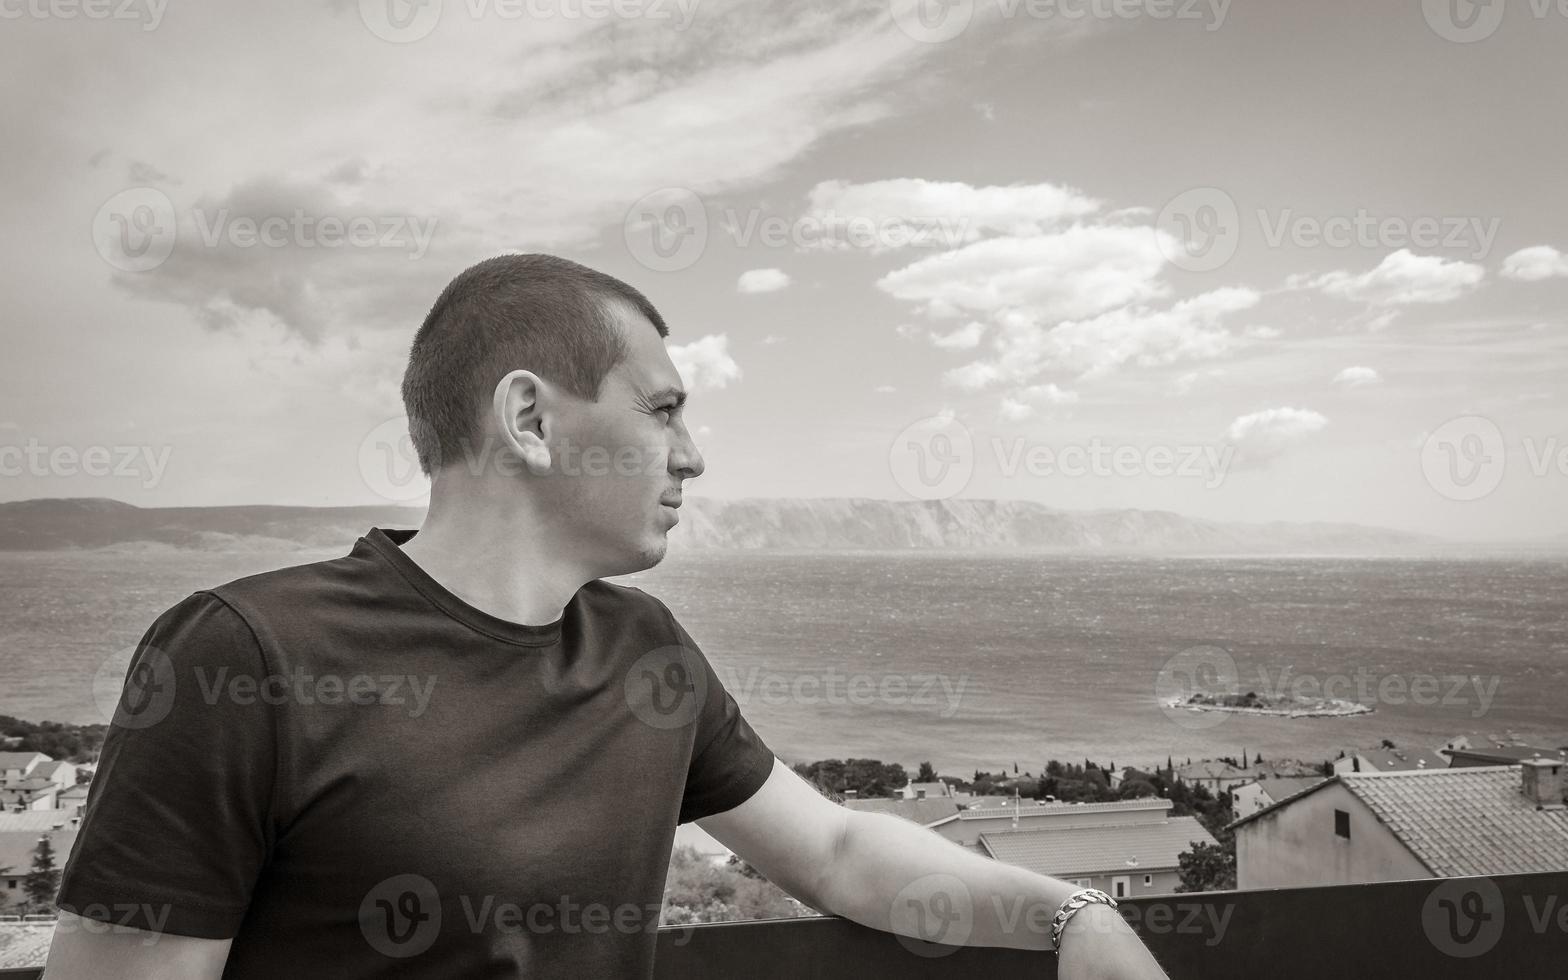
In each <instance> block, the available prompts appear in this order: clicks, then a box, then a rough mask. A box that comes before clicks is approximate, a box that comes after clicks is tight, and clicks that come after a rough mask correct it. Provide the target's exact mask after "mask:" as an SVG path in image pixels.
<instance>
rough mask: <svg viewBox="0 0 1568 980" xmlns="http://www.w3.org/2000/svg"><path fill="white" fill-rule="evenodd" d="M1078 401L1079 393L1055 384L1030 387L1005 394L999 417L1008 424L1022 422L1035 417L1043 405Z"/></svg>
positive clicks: (998, 411) (998, 412) (1069, 403)
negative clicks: (1037, 410) (1065, 389)
mask: <svg viewBox="0 0 1568 980" xmlns="http://www.w3.org/2000/svg"><path fill="white" fill-rule="evenodd" d="M1077 400H1078V393H1077V392H1075V391H1064V390H1062V389H1061V388H1059V387H1057V386H1056V385H1054V384H1042V385H1030V386H1029V387H1027V388H1019V389H1016V390H1014V391H1010V392H1007V393H1006V394H1004V395H1003V396H1002V400H1001V404H1000V406H999V407H998V410H997V416H998V418H1000V419H1002V420H1003V421H1006V422H1021V421H1023V420H1024V419H1027V418H1032V417H1034V415H1035V413H1036V409H1037V408H1038V407H1039V406H1040V405H1041V404H1045V405H1071V404H1072V403H1074V402H1076V401H1077Z"/></svg>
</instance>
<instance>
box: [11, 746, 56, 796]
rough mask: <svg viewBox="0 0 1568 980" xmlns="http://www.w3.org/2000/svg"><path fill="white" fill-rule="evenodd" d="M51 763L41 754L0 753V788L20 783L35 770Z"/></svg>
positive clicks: (49, 759) (50, 760)
mask: <svg viewBox="0 0 1568 980" xmlns="http://www.w3.org/2000/svg"><path fill="white" fill-rule="evenodd" d="M53 761H54V760H53V759H51V758H49V757H48V756H47V755H44V754H43V753H42V752H0V787H5V786H11V785H13V784H15V783H20V782H21V781H22V780H24V779H26V778H27V777H28V776H29V775H31V774H32V771H33V770H34V769H35V768H37V767H38V766H40V765H43V764H44V763H46V762H53Z"/></svg>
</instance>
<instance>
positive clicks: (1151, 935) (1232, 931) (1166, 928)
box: [0, 869, 1568, 980]
mask: <svg viewBox="0 0 1568 980" xmlns="http://www.w3.org/2000/svg"><path fill="white" fill-rule="evenodd" d="M1122 909H1123V911H1124V913H1125V915H1126V917H1127V919H1128V921H1129V922H1131V923H1132V924H1133V926H1134V928H1136V929H1137V930H1138V932H1139V934H1140V935H1141V936H1142V937H1143V939H1144V941H1145V942H1146V943H1147V944H1148V945H1149V948H1150V949H1151V950H1153V952H1154V955H1155V956H1156V957H1157V958H1158V959H1159V961H1160V963H1161V964H1162V965H1163V966H1164V967H1165V969H1166V971H1167V972H1168V973H1169V974H1170V975H1171V977H1173V978H1174V980H1187V978H1199V977H1201V978H1205V980H1209V978H1246V980H1251V978H1257V977H1263V978H1266V980H1308V978H1311V980H1321V978H1323V977H1333V978H1335V980H1362V978H1365V980H1401V978H1404V977H1420V978H1422V980H1492V978H1495V977H1508V978H1509V980H1528V978H1533V977H1553V978H1555V977H1561V976H1563V975H1564V973H1563V969H1564V964H1565V963H1568V869H1565V870H1564V871H1561V872H1550V873H1546V874H1530V875H1509V876H1504V877H1497V878H1448V879H1427V880H1418V881H1396V882H1383V883H1379V884H1369V885H1332V886H1325V887H1315V888H1282V889H1268V890H1260V891H1240V892H1202V893H1196V894H1190V895H1165V896H1152V897H1148V898H1129V899H1126V900H1125V901H1123V902H1122ZM906 943H907V945H906ZM1053 966H1054V959H1053V958H1052V957H1051V956H1049V955H1048V954H1044V953H1034V952H1028V951H1023V950H1012V949H997V948H986V947H974V946H964V947H959V946H938V945H936V944H934V943H919V942H915V941H912V940H900V938H899V937H897V936H894V935H892V934H890V933H885V932H880V931H878V930H875V929H867V928H864V927H862V926H858V925H856V924H855V923H853V922H850V921H848V920H846V919H837V918H810V919H770V920H765V921H755V922H723V923H712V924H707V925H696V926H680V927H669V928H664V929H661V930H660V931H659V952H658V963H657V968H656V971H655V972H656V976H657V977H658V978H659V980H708V978H712V980H730V978H733V977H747V978H750V980H771V978H775V977H776V978H778V980H839V978H844V980H867V978H870V977H898V978H899V980H921V978H939V977H940V978H952V977H971V976H988V977H1038V978H1047V977H1050V976H1051V975H1052V974H1051V972H1050V971H1051V969H1052V967H1053ZM40 972H41V971H39V970H19V971H12V970H0V978H3V980H37V978H38V977H39V975H40Z"/></svg>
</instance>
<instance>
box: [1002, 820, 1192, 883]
mask: <svg viewBox="0 0 1568 980" xmlns="http://www.w3.org/2000/svg"><path fill="white" fill-rule="evenodd" d="M980 841H981V843H983V844H984V845H985V847H986V849H987V850H988V851H989V852H990V853H991V856H992V857H994V858H996V859H997V860H998V861H1003V862H1006V863H1007V864H1013V865H1017V866H1019V867H1021V868H1028V869H1029V870H1030V871H1033V872H1036V873H1037V874H1043V875H1051V876H1053V877H1058V878H1060V877H1063V876H1072V875H1087V874H1111V873H1114V874H1129V873H1133V872H1137V873H1148V872H1150V871H1159V870H1168V869H1172V868H1176V867H1178V862H1177V860H1176V859H1177V856H1178V855H1180V854H1181V853H1182V852H1183V851H1187V850H1190V849H1191V848H1192V844H1193V842H1194V841H1201V842H1203V843H1213V842H1214V838H1213V837H1212V836H1211V835H1210V834H1209V832H1208V831H1207V830H1204V829H1203V825H1202V824H1200V823H1198V819H1197V818H1196V817H1171V818H1169V819H1167V820H1161V821H1159V822H1157V823H1153V822H1151V823H1130V824H1109V825H1105V826H1100V827H1071V828H1060V829H1048V830H1015V831H1002V832H998V833H989V834H981V835H980ZM1134 858H1136V859H1137V862H1138V863H1137V864H1136V865H1132V864H1128V863H1127V862H1128V861H1129V860H1131V859H1134Z"/></svg>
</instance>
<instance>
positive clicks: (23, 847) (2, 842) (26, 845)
mask: <svg viewBox="0 0 1568 980" xmlns="http://www.w3.org/2000/svg"><path fill="white" fill-rule="evenodd" d="M9 816H11V817H21V816H30V814H10V815H9ZM45 835H48V836H49V838H50V840H51V842H52V843H53V844H54V853H55V860H54V864H55V867H56V868H64V867H65V861H66V858H68V857H69V856H70V854H71V848H72V847H75V846H76V831H75V830H73V829H61V830H53V829H47V828H46V829H23V830H7V829H0V908H5V907H6V906H11V905H17V904H20V903H21V902H23V901H25V900H26V897H27V889H26V881H27V875H28V873H29V872H31V871H32V869H33V852H34V851H35V850H37V848H38V839H39V838H40V837H43V836H45Z"/></svg>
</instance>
